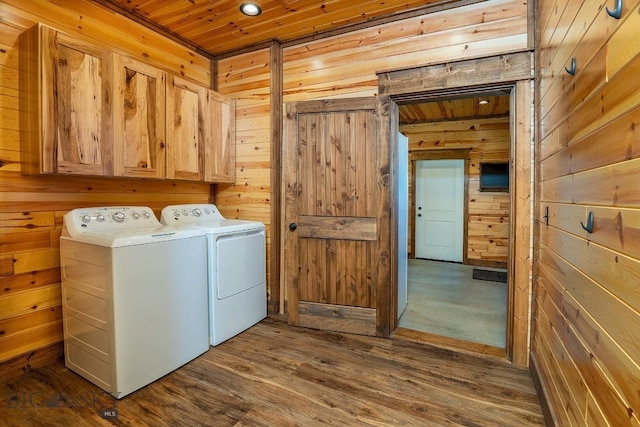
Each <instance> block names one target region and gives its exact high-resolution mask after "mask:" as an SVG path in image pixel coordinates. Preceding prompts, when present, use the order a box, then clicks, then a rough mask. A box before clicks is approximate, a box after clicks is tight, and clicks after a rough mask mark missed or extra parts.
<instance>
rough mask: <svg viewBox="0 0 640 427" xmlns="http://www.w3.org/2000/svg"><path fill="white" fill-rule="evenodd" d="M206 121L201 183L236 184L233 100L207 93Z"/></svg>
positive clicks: (214, 93)
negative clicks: (203, 181)
mask: <svg viewBox="0 0 640 427" xmlns="http://www.w3.org/2000/svg"><path fill="white" fill-rule="evenodd" d="M207 104H208V111H209V120H207V121H206V124H205V125H206V136H205V146H204V180H205V181H210V182H234V181H235V162H236V156H235V143H236V135H235V116H236V114H235V113H236V109H235V101H233V100H232V99H229V98H226V97H224V96H222V95H220V94H219V93H217V92H214V91H211V90H210V91H208V93H207Z"/></svg>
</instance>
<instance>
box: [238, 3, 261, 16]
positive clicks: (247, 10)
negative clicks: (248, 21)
mask: <svg viewBox="0 0 640 427" xmlns="http://www.w3.org/2000/svg"><path fill="white" fill-rule="evenodd" d="M240 12H242V13H244V14H245V15H247V16H258V15H260V14H261V13H262V9H260V6H258V5H257V4H255V3H242V4H241V5H240Z"/></svg>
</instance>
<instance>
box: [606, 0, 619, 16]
mask: <svg viewBox="0 0 640 427" xmlns="http://www.w3.org/2000/svg"><path fill="white" fill-rule="evenodd" d="M606 9H607V13H608V14H609V16H610V17H612V18H616V19H620V16H621V15H622V0H616V8H615V9H613V10H611V9H609V8H608V7H607V8H606Z"/></svg>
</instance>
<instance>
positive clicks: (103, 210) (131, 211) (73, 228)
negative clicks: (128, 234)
mask: <svg viewBox="0 0 640 427" xmlns="http://www.w3.org/2000/svg"><path fill="white" fill-rule="evenodd" d="M64 223H65V226H66V227H67V229H68V230H69V231H70V232H72V233H73V232H77V233H83V232H89V231H91V232H96V231H101V230H114V229H118V230H119V229H123V230H124V229H130V228H146V227H156V226H160V225H161V224H160V221H158V219H157V218H156V216H155V215H154V213H153V210H152V209H151V208H149V207H146V206H113V207H112V206H108V207H99V208H78V209H73V210H71V211H69V212H67V213H66V214H65V216H64Z"/></svg>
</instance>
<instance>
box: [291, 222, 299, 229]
mask: <svg viewBox="0 0 640 427" xmlns="http://www.w3.org/2000/svg"><path fill="white" fill-rule="evenodd" d="M297 228H298V224H296V223H295V222H292V223H291V224H289V231H296V230H297Z"/></svg>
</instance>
